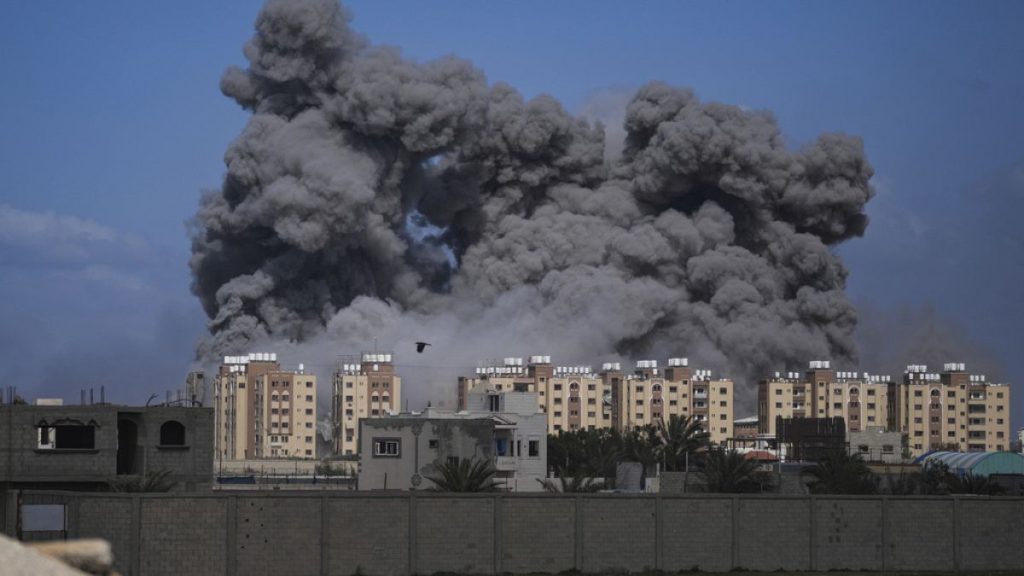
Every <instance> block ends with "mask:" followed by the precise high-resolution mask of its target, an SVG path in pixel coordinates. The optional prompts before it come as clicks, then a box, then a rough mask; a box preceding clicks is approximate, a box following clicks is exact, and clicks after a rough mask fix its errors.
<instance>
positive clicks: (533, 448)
mask: <svg viewBox="0 0 1024 576" xmlns="http://www.w3.org/2000/svg"><path fill="white" fill-rule="evenodd" d="M528 450H529V451H530V452H529V456H530V457H531V458H537V457H538V456H540V440H530V443H529V445H528Z"/></svg>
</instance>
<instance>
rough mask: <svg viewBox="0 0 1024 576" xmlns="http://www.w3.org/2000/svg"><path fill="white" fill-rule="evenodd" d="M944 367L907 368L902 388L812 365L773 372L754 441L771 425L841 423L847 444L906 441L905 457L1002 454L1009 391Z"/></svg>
mask: <svg viewBox="0 0 1024 576" xmlns="http://www.w3.org/2000/svg"><path fill="white" fill-rule="evenodd" d="M965 368H966V367H965V365H964V364H963V363H957V362H951V363H947V364H945V365H944V367H943V371H942V372H941V373H940V372H930V371H929V370H928V367H927V366H925V365H921V364H911V365H909V366H907V369H906V371H905V372H904V374H903V380H902V381H901V382H897V381H895V380H894V379H893V378H892V377H890V376H887V375H885V376H883V375H871V374H868V373H857V372H843V371H833V370H832V369H831V366H830V362H828V361H823V360H815V361H812V362H811V363H810V366H809V369H808V370H807V371H806V372H804V373H803V374H801V373H799V372H786V373H780V372H776V373H775V375H774V376H773V377H771V378H767V379H765V380H762V381H761V382H760V384H759V386H758V393H757V400H758V422H759V430H760V433H761V434H769V435H774V434H775V419H776V417H782V418H831V417H836V416H838V417H841V418H843V419H844V420H845V422H846V432H847V436H848V437H849V435H850V434H851V433H855V432H861V431H864V430H866V429H867V428H869V427H870V428H874V427H884V429H886V430H889V431H893V432H901V433H903V434H905V435H906V438H907V447H908V449H909V451H910V455H911V456H913V457H916V456H919V455H921V454H924V453H925V452H928V451H930V450H954V451H960V452H978V451H997V450H1008V449H1009V446H1010V387H1009V386H1007V385H1006V384H993V383H990V382H986V378H985V376H984V375H972V374H968V373H967V372H966V370H965Z"/></svg>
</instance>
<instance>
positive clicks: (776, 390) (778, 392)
mask: <svg viewBox="0 0 1024 576" xmlns="http://www.w3.org/2000/svg"><path fill="white" fill-rule="evenodd" d="M775 395H776V396H782V389H781V388H776V389H775Z"/></svg>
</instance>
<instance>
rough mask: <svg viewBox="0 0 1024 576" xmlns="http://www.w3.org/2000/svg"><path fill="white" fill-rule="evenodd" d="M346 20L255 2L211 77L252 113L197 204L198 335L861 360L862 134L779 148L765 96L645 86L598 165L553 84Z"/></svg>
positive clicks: (475, 351)
mask: <svg viewBox="0 0 1024 576" xmlns="http://www.w3.org/2000/svg"><path fill="white" fill-rule="evenodd" d="M348 21H349V15H348V13H347V12H346V11H345V10H344V9H343V8H341V7H339V6H338V5H337V4H336V3H335V2H334V1H333V0H304V1H301V2H295V1H278V0H270V1H269V2H268V3H267V4H266V6H265V7H264V8H263V10H262V12H261V13H260V15H259V17H258V19H257V22H256V34H255V36H254V37H253V38H252V40H250V41H249V42H248V43H247V44H246V46H245V55H246V57H247V59H248V60H249V67H248V69H246V70H241V69H238V68H230V69H229V70H228V71H227V72H226V73H225V74H224V77H223V80H222V82H221V89H222V90H223V91H224V93H225V94H226V95H228V96H229V97H231V98H234V99H235V100H236V101H237V102H238V103H239V104H240V105H242V106H243V107H245V108H246V109H248V110H250V111H251V112H252V118H251V120H250V121H249V124H248V126H247V127H246V128H245V130H244V131H243V133H242V134H241V135H240V136H239V137H238V139H237V140H236V141H235V142H234V143H232V144H231V146H230V147H229V149H228V151H227V154H226V157H225V159H226V164H227V175H226V177H225V179H224V183H223V185H222V187H221V189H220V190H218V191H215V192H211V193H207V194H206V195H205V196H204V197H203V199H202V203H201V207H200V210H199V213H198V214H197V216H196V219H195V225H194V233H193V256H192V260H191V267H192V271H193V274H194V283H193V291H194V292H195V294H196V295H197V296H198V297H199V298H200V300H201V301H202V303H203V306H204V308H205V310H206V312H207V314H208V315H209V317H210V332H211V335H212V336H211V338H210V339H209V340H208V341H206V342H204V343H203V344H201V346H200V352H201V354H220V353H231V352H237V351H244V350H247V349H251V347H252V346H254V345H256V344H258V343H262V342H266V341H274V342H282V341H291V342H292V343H311V344H310V346H318V345H319V346H321V348H322V350H333V352H331V353H332V354H334V353H340V352H341V351H343V350H353V349H355V350H358V349H359V347H360V346H365V345H366V344H367V342H372V339H373V338H375V337H379V338H380V339H381V342H387V344H388V345H394V346H398V345H402V343H404V342H411V341H415V340H428V341H433V342H434V343H435V347H434V348H433V351H434V352H435V354H437V355H438V356H440V355H442V354H443V355H445V356H444V357H445V358H451V359H452V360H451V361H452V362H467V363H472V362H473V361H474V360H475V359H476V358H480V357H486V356H488V355H490V356H494V355H500V354H502V353H504V351H505V350H508V349H509V348H513V349H514V350H513V352H518V353H519V354H528V353H531V352H532V353H542V352H545V351H547V352H550V353H553V354H556V355H557V354H561V355H562V357H564V358H565V359H566V361H570V360H571V359H575V358H576V357H578V358H579V359H581V360H589V361H596V360H595V359H600V358H605V357H615V356H627V357H637V356H639V355H643V354H652V355H664V354H669V353H671V354H684V355H689V356H690V357H692V358H694V361H695V362H697V361H699V362H700V363H701V365H702V366H707V367H714V368H717V369H719V370H727V371H729V372H730V373H731V374H732V375H734V376H736V377H743V376H748V375H749V376H756V375H760V374H762V373H763V372H764V371H766V370H768V369H777V368H776V367H777V366H779V365H781V364H784V363H792V364H796V363H800V364H802V363H803V362H804V361H805V360H806V359H808V358H832V359H835V360H839V361H843V360H852V359H853V357H854V356H855V350H854V344H853V340H852V333H853V330H854V327H855V324H856V314H855V311H854V309H853V307H852V306H851V305H850V303H849V302H848V301H847V298H846V295H845V294H844V286H845V278H846V269H845V268H844V266H843V264H842V262H840V260H839V258H838V257H837V256H836V255H835V254H834V252H833V249H832V247H833V246H834V245H836V244H838V243H839V242H842V241H843V240H846V239H848V238H851V237H854V236H859V235H861V234H863V232H864V229H865V226H866V225H867V217H866V216H865V214H864V206H865V203H866V202H867V201H868V200H869V199H870V198H871V197H872V195H873V190H872V189H871V187H870V186H869V184H868V180H869V179H870V177H871V175H872V169H871V167H870V166H869V164H868V162H867V160H866V159H865V157H864V150H863V146H862V143H861V141H860V139H859V138H856V137H850V136H846V135H842V134H826V135H823V136H821V137H820V138H818V139H817V141H815V142H814V143H812V144H810V145H808V146H805V147H804V148H802V149H799V150H796V151H791V150H788V149H787V148H786V147H785V146H784V144H783V139H782V136H781V134H780V132H779V128H778V126H777V125H776V122H775V119H774V118H773V116H772V115H771V114H770V113H768V112H763V111H752V112H751V111H745V110H742V109H740V108H739V107H736V106H730V105H725V104H718V103H705V102H701V101H699V100H698V99H697V98H696V97H695V96H694V94H693V93H692V92H691V91H690V90H688V89H684V88H676V87H672V86H668V85H665V84H662V83H658V82H653V83H650V84H648V85H646V86H643V87H642V88H640V89H639V91H638V92H637V93H636V95H635V96H634V97H633V99H632V100H631V101H630V103H629V104H628V107H627V110H626V114H625V122H624V129H625V141H624V144H623V149H622V152H621V155H616V156H615V157H614V158H612V159H611V160H610V161H606V158H605V147H604V134H605V133H604V127H603V126H601V125H600V124H593V123H590V122H588V121H586V120H584V119H582V118H577V117H574V116H572V115H570V114H569V113H567V112H566V111H565V110H564V109H563V107H562V106H561V105H560V104H559V103H558V102H557V101H555V100H554V99H552V98H550V97H547V96H541V97H538V98H535V99H533V100H529V101H527V100H524V99H523V97H522V96H521V95H520V94H519V93H518V92H517V91H516V90H515V89H513V88H512V87H510V86H508V85H506V84H502V83H496V84H489V83H488V82H487V80H486V79H485V77H484V75H483V74H482V73H481V72H480V71H479V70H477V69H476V68H474V67H473V66H472V65H471V64H470V63H468V62H466V61H464V60H459V59H456V58H444V59H440V60H435V61H431V62H426V63H417V62H413V61H410V60H407V59H405V58H403V57H402V56H401V55H400V54H399V52H398V51H397V50H395V49H393V48H384V47H375V46H372V45H370V44H368V43H367V42H366V40H364V39H363V38H362V37H361V36H359V35H358V34H356V33H355V32H353V31H352V30H351V29H350V28H349V26H348ZM318 343H319V344H318ZM295 346H296V347H297V348H301V346H299V345H297V344H296V345H295ZM570 357H572V358H570ZM447 378H449V376H448V375H445V376H444V377H443V378H442V377H441V376H440V375H439V376H437V377H436V379H437V380H438V382H432V384H434V383H436V384H440V383H441V382H440V381H441V380H444V379H447ZM446 384H447V385H449V386H450V380H449V381H448V382H447V383H446Z"/></svg>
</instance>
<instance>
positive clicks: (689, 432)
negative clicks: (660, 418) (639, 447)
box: [660, 414, 710, 472]
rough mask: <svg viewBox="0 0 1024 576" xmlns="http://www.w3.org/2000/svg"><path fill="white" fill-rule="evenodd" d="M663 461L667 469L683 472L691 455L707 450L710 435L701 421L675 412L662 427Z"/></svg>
mask: <svg viewBox="0 0 1024 576" xmlns="http://www.w3.org/2000/svg"><path fill="white" fill-rule="evenodd" d="M660 440H661V447H660V452H661V461H662V463H664V465H665V470H666V471H671V472H681V471H683V470H685V469H686V466H687V464H688V461H689V459H690V458H691V457H695V456H696V455H697V454H700V453H702V452H704V451H706V450H707V449H708V447H709V445H710V440H709V435H708V433H707V432H705V431H704V428H702V427H701V425H700V423H699V422H697V421H696V420H694V419H693V418H690V417H688V416H678V415H676V414H673V415H672V416H670V417H669V420H668V423H667V424H665V425H664V426H663V427H662V428H661V434H660Z"/></svg>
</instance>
